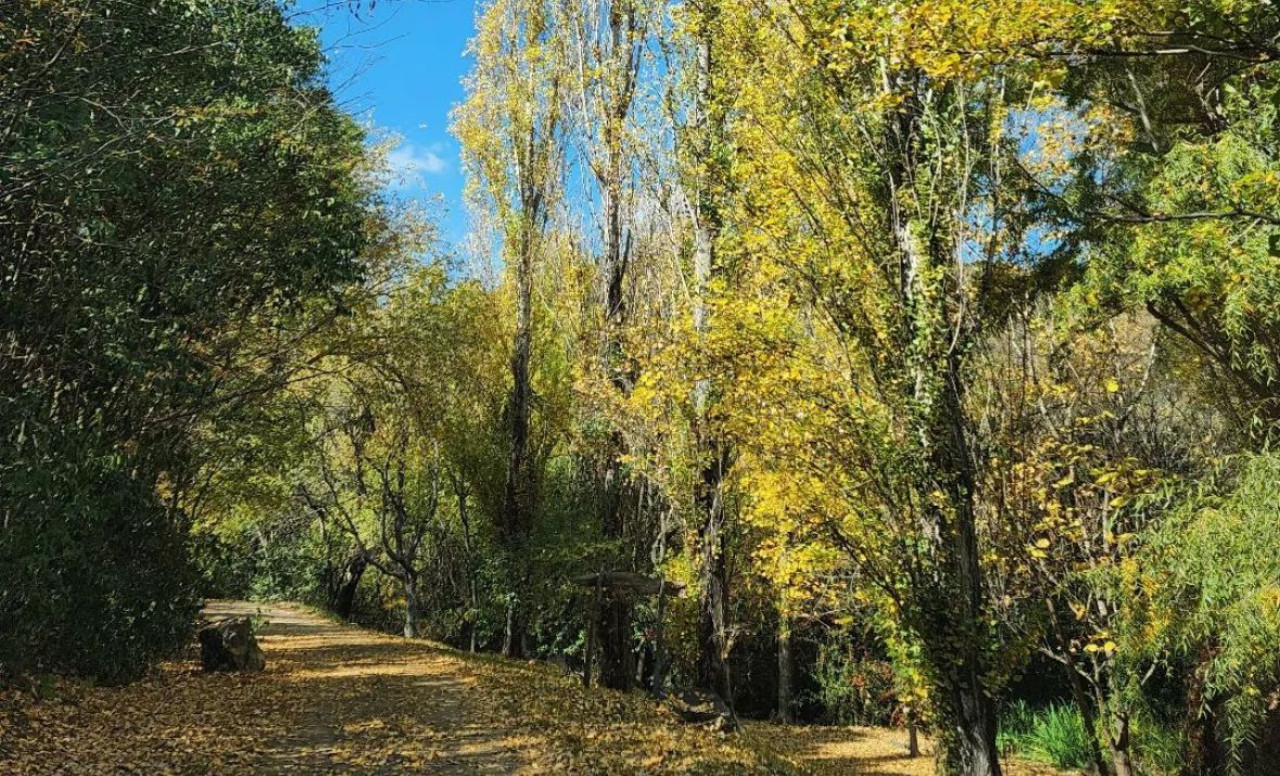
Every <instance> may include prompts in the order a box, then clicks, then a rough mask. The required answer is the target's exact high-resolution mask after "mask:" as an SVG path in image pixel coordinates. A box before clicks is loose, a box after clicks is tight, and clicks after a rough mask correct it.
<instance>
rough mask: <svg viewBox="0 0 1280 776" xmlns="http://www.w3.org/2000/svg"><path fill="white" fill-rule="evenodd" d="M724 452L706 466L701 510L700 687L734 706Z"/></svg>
mask: <svg viewBox="0 0 1280 776" xmlns="http://www.w3.org/2000/svg"><path fill="white" fill-rule="evenodd" d="M725 466H726V464H725V462H724V459H723V457H722V456H720V455H715V456H714V457H713V459H712V462H711V463H709V464H708V465H706V466H704V468H703V472H702V488H701V492H700V493H699V498H698V513H699V514H700V515H701V516H702V519H703V523H702V526H701V529H700V530H699V532H698V534H699V545H700V546H699V553H700V556H699V573H700V575H701V577H702V585H701V594H700V597H699V606H698V610H699V611H698V664H697V677H696V678H697V685H698V689H701V690H704V691H706V692H712V693H715V694H716V695H719V696H720V698H721V699H722V700H723V701H724V702H725V705H727V706H728V707H729V708H730V710H732V709H733V684H732V677H731V676H730V674H729V666H728V663H727V660H726V657H727V656H728V651H729V645H728V633H729V629H728V611H729V579H728V576H729V573H728V572H729V568H728V563H727V558H726V549H727V547H726V544H727V543H726V541H725V535H724V503H723V499H722V493H721V488H722V482H723V471H724V468H725Z"/></svg>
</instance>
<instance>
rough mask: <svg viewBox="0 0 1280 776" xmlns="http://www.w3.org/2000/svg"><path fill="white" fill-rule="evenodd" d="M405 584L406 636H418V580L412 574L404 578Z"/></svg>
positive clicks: (409, 637)
mask: <svg viewBox="0 0 1280 776" xmlns="http://www.w3.org/2000/svg"><path fill="white" fill-rule="evenodd" d="M401 581H402V583H403V584H404V637H405V638H407V639H412V638H417V636H418V580H417V578H416V577H414V576H412V575H406V576H405V577H403V578H402V580H401Z"/></svg>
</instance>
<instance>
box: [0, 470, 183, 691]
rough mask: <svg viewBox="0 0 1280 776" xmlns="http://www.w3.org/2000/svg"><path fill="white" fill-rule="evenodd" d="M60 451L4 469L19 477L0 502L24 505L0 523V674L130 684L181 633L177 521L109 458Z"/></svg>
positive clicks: (177, 641)
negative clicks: (67, 675)
mask: <svg viewBox="0 0 1280 776" xmlns="http://www.w3.org/2000/svg"><path fill="white" fill-rule="evenodd" d="M68 446H70V445H68ZM61 452H62V453H64V454H66V455H65V457H63V458H62V460H61V461H60V462H59V463H58V464H53V463H50V462H47V461H46V462H42V463H40V464H34V465H26V466H22V467H18V466H14V465H8V466H4V467H3V468H8V469H9V471H11V472H13V473H15V474H16V475H18V476H15V477H12V478H10V479H9V480H8V481H6V482H5V492H4V493H3V496H4V498H5V501H7V502H8V503H9V504H21V505H22V509H21V511H18V510H13V511H12V512H11V519H10V520H9V521H8V525H7V527H6V528H5V529H4V530H0V673H9V674H12V673H15V672H43V671H69V672H75V673H80V674H84V675H87V676H91V677H94V678H96V679H98V680H100V681H104V682H108V683H116V682H124V681H128V680H131V679H134V678H137V677H138V676H140V675H142V674H143V673H144V672H145V671H146V670H147V668H148V667H150V666H151V665H152V664H153V663H154V662H155V661H156V660H159V659H162V658H164V657H167V656H168V655H170V654H172V653H173V652H174V651H175V650H176V649H178V648H179V647H181V646H182V645H183V644H184V643H186V641H187V639H188V638H189V636H190V629H191V625H192V623H193V621H194V619H195V614H196V609H197V604H196V599H195V592H194V576H193V574H192V573H191V570H190V566H189V564H188V562H187V555H186V552H185V550H184V535H185V526H184V525H183V524H182V521H181V520H180V519H178V517H177V516H176V515H175V514H174V513H173V512H172V511H171V510H169V509H166V508H165V507H164V506H163V505H162V504H160V503H159V499H158V498H157V497H156V496H155V494H154V491H152V490H151V489H149V488H147V487H146V486H145V485H144V484H142V483H138V482H136V481H134V480H133V479H131V478H130V477H129V476H128V474H127V473H126V472H123V471H120V470H119V468H118V467H117V465H116V464H117V459H115V458H113V457H110V456H97V457H93V458H90V459H89V460H81V461H79V462H76V461H75V459H74V458H73V457H72V455H71V454H70V451H67V450H64V451H61ZM0 463H3V462H0ZM51 494H57V497H56V498H54V497H51Z"/></svg>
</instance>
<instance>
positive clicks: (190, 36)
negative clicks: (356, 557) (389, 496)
mask: <svg viewBox="0 0 1280 776" xmlns="http://www.w3.org/2000/svg"><path fill="white" fill-rule="evenodd" d="M232 6H234V9H232ZM0 38H2V40H0V43H3V45H4V50H5V51H6V56H5V58H4V62H3V64H0V68H3V78H2V80H3V84H2V85H0V135H2V136H3V146H4V149H5V151H4V152H3V155H0V165H3V172H0V179H2V180H3V183H0V190H2V192H3V193H2V194H0V202H2V203H3V204H0V236H2V239H3V244H4V246H5V247H4V248H3V249H2V251H3V253H2V254H0V255H2V257H3V258H2V259H0V262H2V263H3V267H4V270H3V272H2V273H0V274H2V275H3V279H2V280H0V310H2V312H0V331H2V332H3V334H2V335H0V336H2V337H3V340H4V345H3V348H4V350H5V352H6V354H7V356H6V358H5V359H4V360H3V365H0V383H2V384H3V386H4V388H3V389H0V391H3V400H2V401H0V406H2V407H3V408H2V409H0V422H3V425H4V428H5V429H6V430H5V432H4V433H5V443H4V444H3V445H2V446H0V447H2V448H3V452H2V453H0V479H3V481H4V486H3V487H0V512H2V513H3V515H4V517H3V521H2V522H3V528H0V558H3V561H4V562H3V568H4V572H3V574H4V579H3V583H2V584H0V588H2V589H3V591H4V592H3V593H0V612H3V613H4V614H3V616H4V617H5V618H6V620H12V621H15V622H21V623H23V625H22V626H21V627H18V628H15V629H6V633H5V636H4V638H3V639H0V642H2V645H0V653H3V657H0V661H3V662H4V664H5V666H6V668H10V667H15V666H26V667H33V668H38V669H44V668H51V667H59V668H70V669H80V670H84V671H87V672H90V673H94V674H97V675H99V676H102V677H105V678H112V679H118V678H128V677H130V676H135V675H137V673H138V672H140V671H141V670H143V669H145V667H146V665H147V664H148V663H149V662H151V661H152V660H154V659H156V658H157V657H158V656H160V655H162V654H165V653H166V652H167V651H168V650H170V649H172V648H173V647H175V646H176V645H178V644H181V643H182V641H183V639H184V636H185V631H186V628H187V627H188V626H189V624H190V622H191V621H192V618H193V615H194V600H193V592H192V589H191V581H190V577H189V570H190V568H189V565H188V563H187V561H186V559H185V550H184V543H185V537H186V533H187V528H188V515H186V514H184V511H183V509H182V505H183V503H184V500H185V497H186V496H187V495H188V494H190V492H191V491H192V490H193V489H195V488H198V487H199V484H200V482H199V479H198V477H197V476H196V475H197V473H198V472H199V470H200V468H201V463H202V461H201V449H200V445H199V444H196V442H198V440H199V439H200V438H201V437H203V436H204V431H205V429H206V428H207V427H208V425H209V424H214V423H216V422H223V421H224V420H225V419H227V418H228V417H230V416H233V415H234V414H235V413H236V412H237V411H239V410H241V409H243V408H244V407H245V405H246V404H247V403H248V401H247V400H249V399H250V398H251V397H256V396H260V395H262V394H263V393H264V392H267V391H270V390H272V389H273V388H275V387H278V386H280V385H281V384H283V383H284V382H287V380H288V376H287V372H288V370H287V369H286V368H285V367H284V364H283V362H284V361H285V360H286V359H283V358H281V356H280V354H279V352H278V349H276V348H273V346H281V345H283V344H285V343H287V342H289V341H290V334H289V332H290V331H292V330H294V326H295V325H296V324H297V322H298V321H299V319H300V317H301V316H302V315H303V314H304V313H306V312H308V311H309V312H311V313H316V312H317V311H318V310H319V309H323V308H325V307H329V308H330V309H332V308H333V306H334V304H335V302H336V300H337V297H338V296H339V291H340V289H342V288H343V287H344V286H346V285H347V284H349V283H351V282H353V281H356V280H358V279H359V277H360V274H361V261H360V253H361V250H362V247H363V245H364V243H365V238H366V236H367V235H366V232H365V226H366V217H367V214H368V211H367V207H368V206H369V205H370V204H371V202H372V200H373V199H374V196H373V193H372V189H371V187H370V186H369V185H368V183H369V182H368V180H367V179H366V178H365V176H364V175H363V174H362V172H361V171H362V169H364V167H365V150H364V148H363V139H364V138H363V133H362V132H361V130H360V129H359V127H358V126H357V125H356V123H355V122H354V121H353V120H352V119H351V118H350V117H349V116H347V115H346V114H344V113H342V112H341V111H340V110H338V109H337V107H336V106H335V105H334V103H333V100H332V97H331V95H330V94H329V93H328V91H327V90H326V89H325V88H324V87H323V85H322V82H321V64H322V57H321V54H320V50H319V47H318V45H317V43H316V39H315V36H314V34H313V33H312V32H311V31H308V30H306V29H299V28H293V27H291V26H289V25H288V24H287V23H286V21H285V19H284V16H283V14H282V12H281V10H280V9H279V8H278V7H277V6H276V4H274V3H271V2H268V1H267V0H262V2H256V1H255V2H248V3H225V2H217V1H216V0H165V1H164V2H159V3H153V4H150V5H148V6H146V7H140V6H138V5H137V4H135V3H131V2H115V1H113V0H107V1H106V2H101V3H91V4H85V3H72V2H25V1H24V2H19V3H17V4H16V5H12V4H11V7H8V8H6V13H5V17H4V20H3V21H2V22H0ZM317 317H323V315H318V316H317ZM312 320H314V318H313V319H312ZM299 328H300V329H301V330H305V329H306V326H305V325H303V326H301V327H299ZM267 332H270V333H272V334H275V335H277V337H278V338H277V337H272V336H270V335H268V334H267ZM275 367H279V368H275ZM86 612H93V613H94V614H95V617H94V618H92V619H90V618H86V617H85V616H84V614H85V613H86ZM125 631H135V632H136V637H135V635H126V633H125ZM109 645H110V646H109ZM33 664H34V665H33Z"/></svg>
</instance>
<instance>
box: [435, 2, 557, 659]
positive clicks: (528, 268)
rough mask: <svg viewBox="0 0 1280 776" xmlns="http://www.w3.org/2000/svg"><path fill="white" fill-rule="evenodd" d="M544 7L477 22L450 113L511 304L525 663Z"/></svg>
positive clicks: (511, 552)
mask: <svg viewBox="0 0 1280 776" xmlns="http://www.w3.org/2000/svg"><path fill="white" fill-rule="evenodd" d="M550 19H551V9H550V8H549V7H548V5H547V4H546V3H543V2H540V1H537V0H535V2H523V1H522V0H498V1H497V2H494V3H492V4H491V5H489V6H488V7H487V8H486V9H485V11H484V13H483V14H482V15H481V16H480V18H479V20H478V22H477V25H478V27H477V32H476V37H475V39H474V40H473V41H472V43H471V51H472V53H473V54H474V55H475V57H476V64H475V67H474V69H473V71H472V73H471V75H470V76H469V77H468V81H467V85H468V88H469V96H468V98H467V100H466V102H464V103H463V104H462V105H460V106H459V107H458V108H457V111H456V114H455V117H454V132H455V133H456V134H457V135H458V138H459V139H460V140H461V141H462V145H463V152H464V158H465V161H466V163H467V165H468V169H469V170H470V171H471V173H472V176H473V177H472V185H473V187H474V188H473V191H474V196H475V197H476V198H477V199H478V200H479V201H481V202H482V203H485V204H486V205H489V206H492V207H493V208H494V219H495V223H496V228H497V230H498V233H499V235H500V240H501V251H502V256H503V259H504V261H505V262H506V265H507V267H508V269H509V271H510V274H511V277H510V282H511V284H512V288H513V295H514V299H515V334H514V340H513V347H512V355H511V395H510V399H509V401H508V404H507V409H506V413H507V416H508V422H509V424H510V425H509V429H510V446H509V450H508V459H507V479H506V486H505V492H504V496H503V506H502V513H501V518H500V522H499V533H500V535H501V537H502V541H503V544H504V546H505V548H506V550H507V553H508V558H509V561H510V563H511V564H512V565H513V572H512V573H513V580H514V584H513V586H512V590H511V593H510V596H511V601H510V604H509V607H508V617H507V629H506V631H507V632H506V641H505V646H504V648H503V652H504V653H505V654H507V655H510V656H516V655H520V654H523V651H524V645H523V641H524V638H525V633H524V627H525V626H524V622H523V618H524V613H523V612H522V607H523V606H524V603H523V602H522V601H521V600H520V597H521V595H522V593H523V587H524V586H525V581H524V577H525V576H526V575H527V573H528V571H527V569H525V568H524V564H523V562H522V561H521V556H522V548H523V543H524V541H525V540H526V539H527V538H528V535H529V531H530V528H531V520H532V518H533V511H534V500H535V496H536V491H537V482H536V478H537V473H536V472H535V471H534V467H533V460H532V456H531V443H530V440H529V428H530V413H531V412H532V403H533V398H534V397H533V383H532V377H531V361H532V359H533V353H532V347H533V329H534V320H533V317H534V311H533V289H534V283H535V280H536V274H537V264H538V261H539V258H540V253H541V251H542V250H543V237H544V232H545V230H546V227H547V222H548V214H549V212H550V208H551V207H552V202H551V198H552V197H553V196H554V192H555V186H556V184H557V183H558V179H557V158H558V156H557V152H558V150H559V146H558V144H557V135H558V133H559V132H560V129H561V120H562V119H561V109H562V102H561V99H560V89H561V83H560V80H559V75H558V73H557V71H556V69H555V67H554V64H553V63H554V59H555V56H556V51H555V47H554V45H553V41H552V40H551V39H550V26H549V25H550Z"/></svg>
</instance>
